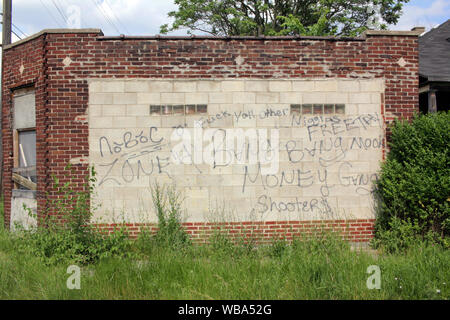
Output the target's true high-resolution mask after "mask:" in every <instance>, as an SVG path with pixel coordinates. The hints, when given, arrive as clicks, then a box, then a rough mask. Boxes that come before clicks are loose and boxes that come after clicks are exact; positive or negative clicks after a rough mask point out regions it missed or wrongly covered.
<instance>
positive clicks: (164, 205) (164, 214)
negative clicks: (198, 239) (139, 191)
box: [151, 183, 191, 248]
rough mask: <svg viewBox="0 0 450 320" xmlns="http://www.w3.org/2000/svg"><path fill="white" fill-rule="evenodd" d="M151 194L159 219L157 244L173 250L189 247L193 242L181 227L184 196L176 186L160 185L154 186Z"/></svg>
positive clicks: (156, 236)
mask: <svg viewBox="0 0 450 320" xmlns="http://www.w3.org/2000/svg"><path fill="white" fill-rule="evenodd" d="M151 194H152V200H153V205H154V207H155V211H156V214H157V217H158V231H157V233H156V235H155V238H154V240H155V241H156V243H157V244H158V245H162V246H166V247H171V248H180V247H183V246H185V245H189V244H190V243H191V241H190V239H189V236H188V234H187V233H186V231H185V230H184V229H183V226H182V225H181V218H182V217H181V215H182V204H183V198H182V195H181V194H180V193H179V192H178V191H177V190H176V188H175V186H160V185H159V184H158V183H155V184H154V185H153V186H152V188H151Z"/></svg>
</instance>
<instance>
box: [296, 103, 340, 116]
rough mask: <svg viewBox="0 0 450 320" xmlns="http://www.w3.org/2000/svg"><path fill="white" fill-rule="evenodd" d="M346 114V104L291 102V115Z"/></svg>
mask: <svg viewBox="0 0 450 320" xmlns="http://www.w3.org/2000/svg"><path fill="white" fill-rule="evenodd" d="M293 114H295V115H301V114H303V115H332V114H345V104H330V103H329V104H291V115H293Z"/></svg>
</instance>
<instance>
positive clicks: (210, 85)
mask: <svg viewBox="0 0 450 320" xmlns="http://www.w3.org/2000/svg"><path fill="white" fill-rule="evenodd" d="M197 91H198V92H219V91H222V82H221V81H208V80H206V81H197Z"/></svg>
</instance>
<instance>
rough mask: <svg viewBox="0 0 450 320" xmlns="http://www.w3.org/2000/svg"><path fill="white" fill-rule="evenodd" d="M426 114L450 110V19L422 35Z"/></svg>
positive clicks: (421, 79) (422, 104) (421, 76)
mask: <svg viewBox="0 0 450 320" xmlns="http://www.w3.org/2000/svg"><path fill="white" fill-rule="evenodd" d="M419 87H420V88H419V93H420V98H419V102H420V111H421V112H422V113H427V112H436V111H448V110H450V19H449V20H447V21H446V22H444V23H442V24H441V25H439V26H438V27H436V28H434V29H431V30H430V31H428V32H427V33H425V34H423V35H422V36H421V37H420V38H419Z"/></svg>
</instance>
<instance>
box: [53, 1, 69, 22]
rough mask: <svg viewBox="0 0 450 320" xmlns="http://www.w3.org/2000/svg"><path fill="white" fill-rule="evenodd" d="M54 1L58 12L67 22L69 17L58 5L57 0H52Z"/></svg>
mask: <svg viewBox="0 0 450 320" xmlns="http://www.w3.org/2000/svg"><path fill="white" fill-rule="evenodd" d="M52 3H53V5H54V6H55V8H56V10H58V12H59V14H60V15H61V17H62V18H63V20H64V22H65V23H66V24H67V18H66V16H65V15H64V13H63V11H62V10H61V8H60V7H59V6H58V4H57V3H56V2H55V0H52Z"/></svg>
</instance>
